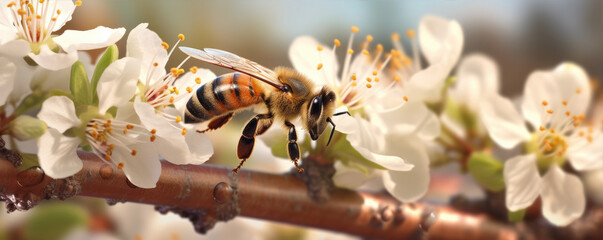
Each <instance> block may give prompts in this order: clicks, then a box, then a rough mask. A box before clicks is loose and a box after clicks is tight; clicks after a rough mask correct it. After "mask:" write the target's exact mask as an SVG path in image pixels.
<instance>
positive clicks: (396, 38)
mask: <svg viewBox="0 0 603 240" xmlns="http://www.w3.org/2000/svg"><path fill="white" fill-rule="evenodd" d="M391 38H392V40H393V41H398V40H400V34H399V33H392V35H391Z"/></svg>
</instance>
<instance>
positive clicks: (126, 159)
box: [113, 144, 161, 188]
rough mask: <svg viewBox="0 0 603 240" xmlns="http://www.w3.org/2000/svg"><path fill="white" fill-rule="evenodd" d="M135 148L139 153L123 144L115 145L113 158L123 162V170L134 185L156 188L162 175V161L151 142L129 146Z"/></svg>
mask: <svg viewBox="0 0 603 240" xmlns="http://www.w3.org/2000/svg"><path fill="white" fill-rule="evenodd" d="M128 147H130V148H131V149H135V150H136V152H137V154H136V156H132V154H131V151H130V150H129V149H126V148H124V147H122V146H119V147H115V151H114V152H113V159H114V161H116V162H118V163H119V162H123V163H124V165H123V168H122V169H123V171H124V173H125V174H126V177H128V179H129V180H130V182H132V183H133V184H134V185H136V186H138V187H140V188H154V187H155V185H156V184H157V181H158V180H159V175H161V162H160V161H159V159H158V157H157V153H156V152H155V150H154V147H153V146H152V145H151V144H133V145H131V146H128Z"/></svg>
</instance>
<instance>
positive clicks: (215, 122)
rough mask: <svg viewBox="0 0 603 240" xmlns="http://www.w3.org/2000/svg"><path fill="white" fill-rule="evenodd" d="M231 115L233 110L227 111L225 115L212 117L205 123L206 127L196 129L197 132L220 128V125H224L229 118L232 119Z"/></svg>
mask: <svg viewBox="0 0 603 240" xmlns="http://www.w3.org/2000/svg"><path fill="white" fill-rule="evenodd" d="M233 115H234V112H229V113H228V114H226V115H223V116H219V117H217V118H214V119H212V120H211V121H209V124H207V129H205V130H197V132H200V133H204V132H207V131H211V130H216V129H218V128H221V127H222V126H224V124H226V123H227V122H228V121H230V119H232V116H233Z"/></svg>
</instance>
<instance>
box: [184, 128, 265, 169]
mask: <svg viewBox="0 0 603 240" xmlns="http://www.w3.org/2000/svg"><path fill="white" fill-rule="evenodd" d="M185 138H186V143H187V146H188V150H189V151H190V153H191V155H192V159H191V160H192V161H191V162H189V164H202V163H204V162H206V161H207V160H209V158H210V157H211V156H212V155H214V147H213V145H212V143H211V141H210V140H209V138H208V137H207V135H205V134H202V133H197V132H191V133H187V134H186V136H185ZM258 146H259V144H258ZM258 146H256V148H257V147H258ZM256 150H257V149H256Z"/></svg>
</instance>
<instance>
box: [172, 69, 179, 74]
mask: <svg viewBox="0 0 603 240" xmlns="http://www.w3.org/2000/svg"><path fill="white" fill-rule="evenodd" d="M170 72H171V73H173V74H176V73H177V72H178V68H170Z"/></svg>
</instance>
